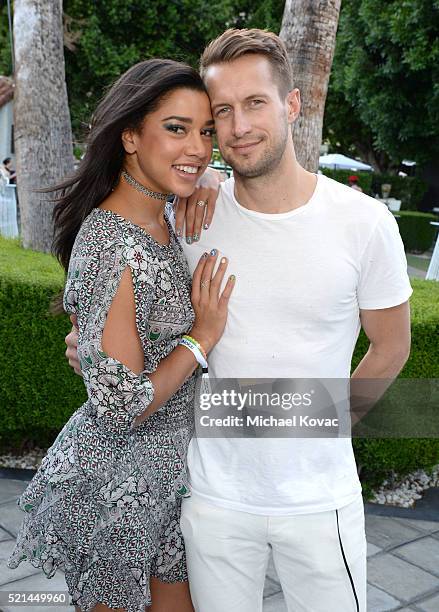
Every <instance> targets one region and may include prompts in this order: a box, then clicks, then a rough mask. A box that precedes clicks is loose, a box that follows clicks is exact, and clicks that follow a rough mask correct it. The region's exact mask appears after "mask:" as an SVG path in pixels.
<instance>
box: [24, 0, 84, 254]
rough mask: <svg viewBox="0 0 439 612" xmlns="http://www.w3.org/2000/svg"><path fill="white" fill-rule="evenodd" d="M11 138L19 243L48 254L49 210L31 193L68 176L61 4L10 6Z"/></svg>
mask: <svg viewBox="0 0 439 612" xmlns="http://www.w3.org/2000/svg"><path fill="white" fill-rule="evenodd" d="M14 42H15V92H14V135H15V152H16V170H17V191H18V199H19V203H20V210H21V224H22V239H23V245H24V246H25V247H26V248H32V249H35V250H39V251H49V250H50V245H51V241H52V234H53V226H52V204H51V203H50V201H48V197H47V196H45V195H42V194H38V193H35V189H39V188H42V187H47V186H50V185H53V184H55V183H57V182H59V181H60V180H61V179H62V178H63V177H65V176H66V175H68V174H71V173H72V171H73V153H72V131H71V126H70V113H69V107H68V103H67V89H66V83H65V71H64V49H63V25H62V0H50V2H47V0H15V2H14Z"/></svg>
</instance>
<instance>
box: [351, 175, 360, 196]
mask: <svg viewBox="0 0 439 612" xmlns="http://www.w3.org/2000/svg"><path fill="white" fill-rule="evenodd" d="M348 185H349V187H352V189H355V191H361V192H362V191H363V189H362V188H361V187H360V185H359V184H358V176H356V175H355V174H352V175H351V176H350V177H349V178H348Z"/></svg>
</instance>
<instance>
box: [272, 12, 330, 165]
mask: <svg viewBox="0 0 439 612" xmlns="http://www.w3.org/2000/svg"><path fill="white" fill-rule="evenodd" d="M340 4H341V0H286V2H285V9H284V14H283V19H282V27H281V32H280V37H281V38H282V40H283V41H284V43H285V44H286V47H287V50H288V55H289V57H290V61H291V64H292V66H293V77H294V81H295V86H296V87H298V88H299V89H300V93H301V99H302V111H301V113H300V117H299V118H298V119H297V120H296V122H295V123H294V126H293V138H294V143H295V147H296V154H297V158H298V160H299V162H300V163H301V164H302V165H303V166H304V167H305V168H307V170H310V171H311V172H315V171H316V170H317V168H318V163H319V151H320V144H321V140H322V127H323V113H324V110H325V100H326V93H327V90H328V82H329V74H330V72H331V66H332V60H333V57H334V49H335V36H336V33H337V25H338V16H339V13H340Z"/></svg>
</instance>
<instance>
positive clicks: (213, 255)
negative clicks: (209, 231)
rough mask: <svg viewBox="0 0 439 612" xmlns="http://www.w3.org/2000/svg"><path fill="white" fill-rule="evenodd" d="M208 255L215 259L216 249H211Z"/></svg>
mask: <svg viewBox="0 0 439 612" xmlns="http://www.w3.org/2000/svg"><path fill="white" fill-rule="evenodd" d="M210 254H211V255H212V257H215V255H216V249H212V250H211V251H210Z"/></svg>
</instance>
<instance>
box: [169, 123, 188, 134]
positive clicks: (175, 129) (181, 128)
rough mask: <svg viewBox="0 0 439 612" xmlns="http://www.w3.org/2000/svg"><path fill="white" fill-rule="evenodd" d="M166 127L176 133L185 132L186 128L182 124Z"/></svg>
mask: <svg viewBox="0 0 439 612" xmlns="http://www.w3.org/2000/svg"><path fill="white" fill-rule="evenodd" d="M165 127H166V129H167V130H168V131H169V132H173V133H174V134H185V133H186V129H185V128H184V126H182V125H166V126H165Z"/></svg>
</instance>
